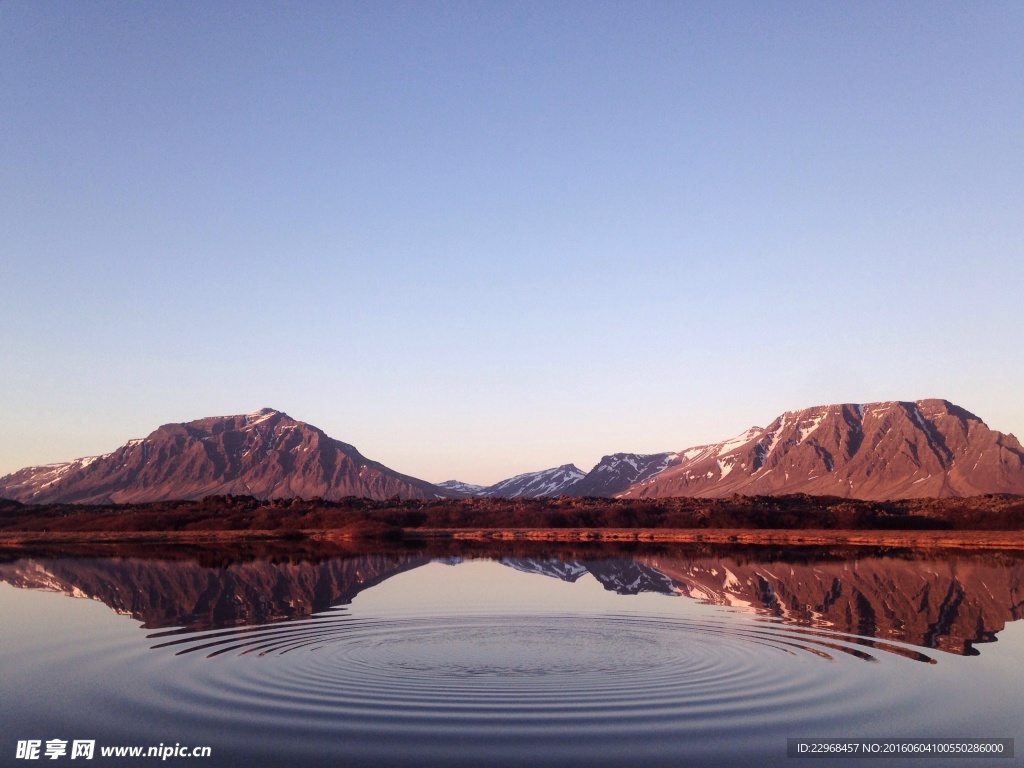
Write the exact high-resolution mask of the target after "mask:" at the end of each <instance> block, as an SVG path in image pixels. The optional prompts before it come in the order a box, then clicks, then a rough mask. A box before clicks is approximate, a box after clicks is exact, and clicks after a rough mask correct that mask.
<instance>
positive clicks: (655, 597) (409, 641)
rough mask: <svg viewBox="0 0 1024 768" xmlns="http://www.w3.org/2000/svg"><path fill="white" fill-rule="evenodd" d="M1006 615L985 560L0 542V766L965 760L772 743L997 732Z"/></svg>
mask: <svg viewBox="0 0 1024 768" xmlns="http://www.w3.org/2000/svg"><path fill="white" fill-rule="evenodd" d="M1022 613H1024V559H1021V555H1020V554H1016V555H1015V554H1013V553H997V552H989V553H976V554H968V553H963V552H960V553H953V554H950V553H941V554H937V553H934V552H933V553H921V552H911V551H868V550H856V551H855V550H842V549H833V550H824V549H791V550H782V549H778V548H775V549H765V548H753V547H745V548H740V547H732V548H729V547H710V546H703V547H695V546H689V547H687V546H682V545H680V546H661V547H648V548H645V547H643V546H639V545H633V546H630V547H628V548H619V549H616V548H614V547H610V546H606V545H602V546H594V547H587V546H586V545H582V544H580V545H576V546H572V547H570V546H559V545H527V544H518V545H513V544H509V545H508V547H506V548H503V549H494V548H486V547H482V546H473V547H468V548H459V547H457V546H456V545H454V544H449V545H445V546H444V547H435V548H433V549H429V548H428V549H416V548H410V549H393V550H387V549H379V548H378V549H376V550H374V551H365V552H351V551H346V552H338V551H334V552H330V551H301V552H299V551H294V552H293V551H288V550H277V551H273V552H259V551H255V552H253V551H244V552H242V551H231V550H202V549H191V550H188V551H185V550H173V549H168V550H164V551H162V552H160V553H159V554H155V553H153V552H150V551H127V550H118V551H107V552H104V553H103V554H96V553H95V552H93V553H88V552H82V551H79V552H75V553H68V552H56V551H40V552H35V553H32V554H31V555H25V554H11V553H7V554H6V555H5V556H4V558H3V560H2V561H0V617H2V621H0V664H2V669H3V675H2V689H0V712H2V713H3V714H2V720H0V737H2V740H0V758H2V759H0V763H2V764H4V765H7V764H30V763H29V762H28V761H22V760H18V759H17V752H18V750H19V748H20V749H22V750H23V751H24V750H25V749H27V746H26V744H27V743H28V742H31V741H37V742H39V755H40V759H42V760H46V759H47V758H46V755H45V750H46V748H47V742H48V741H51V742H52V741H54V740H61V741H66V742H67V748H66V754H63V755H58V757H57V758H56V759H57V760H58V761H63V760H70V759H71V752H72V749H73V744H74V741H76V740H79V741H83V742H94V745H95V754H94V759H93V762H92V763H90V764H97V765H107V764H109V765H132V764H139V765H143V764H152V763H153V761H154V759H156V760H158V761H159V758H152V757H150V758H136V759H133V758H130V757H109V756H107V757H105V756H103V755H101V754H100V750H101V748H103V747H107V748H110V747H119V746H143V747H145V748H148V747H150V746H154V747H156V746H159V747H160V748H161V749H164V748H168V749H178V750H179V752H181V751H182V750H183V749H184V748H192V747H197V746H198V747H209V748H210V756H209V757H206V758H203V759H196V758H186V757H170V758H169V759H168V760H167V762H168V763H179V764H180V763H186V762H187V763H196V764H199V765H210V766H221V765H223V766H236V765H237V766H279V765H280V766H287V765H342V766H347V765H352V766H376V765H380V766H385V765H386V766H435V765H436V766H442V765H443V766H463V765H465V766H470V765H472V766H520V765H522V766H549V765H550V766H554V765H558V766H576V765H580V766H629V765H645V766H682V765H708V766H729V765H751V766H773V765H777V766H782V765H789V766H792V765H794V764H795V765H804V764H805V765H808V766H819V765H830V764H834V765H843V766H855V765H869V764H870V765H873V764H876V763H877V764H879V765H885V766H897V765H914V766H923V765H930V764H933V763H938V764H940V765H948V766H957V765H974V764H977V762H978V756H977V755H975V756H973V757H970V758H941V759H939V758H937V757H936V756H934V755H933V756H932V758H931V759H921V758H919V757H906V756H904V757H893V758H888V759H881V758H877V757H874V758H863V757H858V758H854V759H852V760H850V759H839V758H828V759H822V758H814V759H810V760H799V759H795V758H791V757H788V756H787V739H789V738H797V737H799V738H809V739H823V738H841V739H850V740H865V739H925V738H948V739H1006V738H1015V737H1017V736H1019V735H1020V730H1021V723H1022V721H1024V720H1022V717H1021V712H1024V686H1022V685H1021V680H1022V674H1021V673H1022V671H1024V623H1022V622H1020V621H1018V619H1019V618H1020V617H1021V615H1022ZM19 742H20V745H19ZM175 745H177V747H175ZM56 749H57V750H59V749H60V745H59V744H58V745H57V746H56ZM1004 754H1005V752H1004ZM1020 763H1021V760H1020V758H1007V757H995V758H993V759H990V760H984V761H983V763H982V764H985V765H993V766H996V765H1019V764H1020ZM75 764H77V763H75Z"/></svg>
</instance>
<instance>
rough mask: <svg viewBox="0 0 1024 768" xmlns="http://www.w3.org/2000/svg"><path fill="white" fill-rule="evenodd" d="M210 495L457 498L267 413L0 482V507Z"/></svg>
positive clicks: (201, 423)
mask: <svg viewBox="0 0 1024 768" xmlns="http://www.w3.org/2000/svg"><path fill="white" fill-rule="evenodd" d="M210 494H238V495H249V496H255V497H256V498H258V499H270V498H294V497H301V498H313V497H317V496H319V497H321V498H324V499H340V498H343V497H345V496H363V497H367V498H373V499H386V498H390V497H391V496H395V495H397V496H400V497H402V498H417V499H431V498H436V497H450V496H454V495H456V494H453V493H451V492H450V491H447V490H445V489H443V488H438V487H437V486H435V485H432V484H430V483H427V482H425V481H423V480H417V479H416V478H413V477H409V476H407V475H402V474H399V473H397V472H395V471H394V470H391V469H388V468H387V467H385V466H384V465H383V464H379V463H377V462H375V461H370V460H369V459H367V458H365V457H364V456H363V455H362V454H360V453H359V451H357V450H356V449H355V448H353V447H352V446H351V445H348V444H346V443H343V442H341V441H339V440H335V439H334V438H331V437H328V436H327V435H326V434H325V433H324V432H323V431H322V430H319V429H317V428H316V427H314V426H311V425H309V424H306V423H304V422H301V421H296V420H295V419H293V418H291V417H290V416H288V415H287V414H285V413H282V412H281V411H276V410H274V409H272V408H263V409H261V410H259V411H254V412H253V413H249V414H243V415H239V416H214V417H210V418H206V419H199V420H198V421H191V422H188V423H182V424H165V425H164V426H162V427H160V428H159V429H157V430H156V431H155V432H153V433H152V434H150V435H149V437H146V438H144V439H141V440H130V441H128V442H127V443H125V444H124V445H122V446H121V447H120V448H118V449H117V450H115V451H113V452H111V453H107V454H104V455H102V456H92V457H89V458H84V459H76V460H75V461H70V462H67V463H64V464H49V465H46V466H41V467H26V468H25V469H22V470H19V471H18V472H14V473H13V474H10V475H7V476H6V477H3V478H0V497H4V498H8V499H15V500H17V501H21V502H31V503H35V504H47V503H60V502H77V503H84V504H88V503H108V502H114V503H126V502H136V503H139V502H147V501H164V500H167V499H199V498H202V497H203V496H208V495H210Z"/></svg>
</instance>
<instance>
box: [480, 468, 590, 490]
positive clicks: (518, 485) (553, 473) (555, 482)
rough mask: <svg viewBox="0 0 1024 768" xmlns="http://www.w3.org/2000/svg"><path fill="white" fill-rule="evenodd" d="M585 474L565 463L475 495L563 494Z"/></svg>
mask: <svg viewBox="0 0 1024 768" xmlns="http://www.w3.org/2000/svg"><path fill="white" fill-rule="evenodd" d="M584 474H585V473H584V472H583V470H581V469H580V468H579V467H577V466H576V465H574V464H563V465H562V466H560V467H552V468H551V469H542V470H540V471H539V472H524V473H523V474H521V475H516V476H515V477H510V478H508V479H507V480H502V481H501V482H498V483H495V484H494V485H489V486H487V487H486V488H484V489H483V490H482V491H480V492H479V493H476V494H474V495H476V496H497V497H500V498H503V499H511V498H515V497H517V496H561V495H562V494H564V493H570V490H569V489H571V488H572V487H573V486H574V485H575V484H576V483H577V482H579V481H580V480H582V479H583V477H584Z"/></svg>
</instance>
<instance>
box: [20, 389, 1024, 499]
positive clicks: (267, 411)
mask: <svg viewBox="0 0 1024 768" xmlns="http://www.w3.org/2000/svg"><path fill="white" fill-rule="evenodd" d="M213 494H236V495H248V496H253V497H255V498H258V499H271V498H286V499H287V498H305V499H313V498H322V499H328V500H334V499H340V498H343V497H346V496H361V497H365V498H370V499H386V498H391V497H393V496H398V497H400V498H410V499H430V498H461V497H465V496H482V497H492V498H523V497H535V498H536V497H554V496H559V495H567V496H597V497H606V498H617V497H621V498H664V497H670V496H696V497H706V498H723V497H728V496H732V495H733V494H741V495H747V496H778V495H788V494H810V495H812V496H838V497H841V498H857V499H865V500H887V499H905V498H948V497H963V496H974V495H981V494H1024V448H1022V446H1021V444H1020V443H1019V442H1018V441H1017V439H1016V438H1015V437H1014V436H1013V435H1008V434H1003V433H1000V432H997V431H995V430H993V429H990V428H989V427H988V426H987V425H986V424H985V423H984V422H983V421H982V420H981V419H979V418H978V417H977V416H975V415H974V414H972V413H970V412H968V411H966V410H964V409H963V408H960V407H959V406H956V405H953V404H952V403H950V402H948V401H946V400H918V401H915V402H905V401H887V402H879V403H868V404H866V405H864V404H849V403H847V404H837V405H823V406H816V407H813V408H807V409H803V410H799V411H787V412H786V413H784V414H782V415H781V416H779V417H778V418H776V419H774V420H773V421H772V422H771V423H770V424H769V425H768V426H767V427H751V428H750V429H748V430H747V431H745V432H743V433H742V434H740V435H737V436H736V437H734V438H731V439H729V440H724V441H722V442H719V443H714V444H708V445H700V446H695V447H692V448H687V449H685V450H682V451H677V452H665V453H656V454H636V453H614V454H609V455H607V456H604V457H603V458H602V459H601V461H600V462H598V464H597V465H596V466H595V467H594V468H593V469H591V470H590V471H589V472H583V471H582V470H580V469H579V468H578V467H576V466H575V465H573V464H563V465H561V466H559V467H553V468H551V469H546V470H541V471H538V472H527V473H523V474H520V475H516V476H515V477H511V478H508V479H506V480H502V481H500V482H498V483H495V484H493V485H490V486H479V485H473V484H469V483H463V482H459V481H457V480H449V481H445V482H444V483H440V484H437V485H434V484H431V483H428V482H426V481H423V480H418V479H416V478H414V477H410V476H408V475H402V474H400V473H398V472H395V471H394V470H391V469H389V468H388V467H385V466H383V465H382V464H379V463H378V462H374V461H370V460H368V459H366V458H365V457H364V456H362V455H361V454H360V453H359V452H358V451H357V450H356V449H355V448H354V447H353V446H351V445H348V444H346V443H343V442H341V441H339V440H335V439H333V438H331V437H328V436H327V435H326V434H325V433H324V432H323V431H321V430H319V429H317V428H316V427H313V426H311V425H309V424H306V423H304V422H300V421H296V420H295V419H292V418H291V417H289V416H288V415H287V414H284V413H282V412H280V411H276V410H274V409H271V408H264V409H261V410H259V411H254V412H252V413H249V414H243V415H239V416H223V417H211V418H206V419H199V420H197V421H193V422H188V423H181V424H166V425H164V426H162V427H160V428H159V429H157V430H156V431H154V432H153V433H152V434H150V435H149V436H148V437H146V438H144V439H141V440H130V441H129V442H128V443H126V444H125V445H123V446H121V447H120V448H118V449H117V450H116V451H113V452H111V453H109V454H105V455H103V456H94V457H88V458H83V459H76V460H75V461H71V462H65V463H61V464H51V465H46V466H38V467H26V468H25V469H22V470H19V471H18V472H15V473H13V474H10V475H7V476H6V477H3V478H0V498H7V499H13V500H16V501H21V502H27V503H34V504H54V503H69V502H70V503H112V502H114V503H140V502H151V501H163V500H168V499H199V498H202V497H204V496H207V495H213Z"/></svg>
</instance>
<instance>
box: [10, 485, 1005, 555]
mask: <svg viewBox="0 0 1024 768" xmlns="http://www.w3.org/2000/svg"><path fill="white" fill-rule="evenodd" d="M1022 531H1024V497H1021V496H1012V495H987V496H974V497H969V498H956V499H909V500H899V501H884V502H880V501H861V500H856V499H843V498H838V497H822V496H808V495H806V494H796V495H790V496H732V497H730V498H727V499H701V498H689V497H676V498H666V499H605V498H596V497H570V496H562V497H558V498H553V499H546V498H515V499H489V498H476V497H474V498H466V499H457V500H452V499H436V500H429V501H426V500H411V499H407V500H400V499H391V500H387V501H375V500H371V499H365V498H356V497H351V498H346V499H341V500H339V501H324V500H322V499H308V500H302V499H277V500H271V501H260V500H258V499H255V498H253V497H251V496H208V497H206V498H204V499H201V500H199V501H168V502H155V503H149V504H99V505H78V504H50V505H29V504H21V503H18V502H15V501H9V500H0V539H3V540H6V541H8V542H14V541H24V540H28V539H35V540H46V539H48V540H51V541H53V540H57V539H60V540H74V539H79V540H81V539H89V540H94V541H95V540H106V541H115V540H121V541H126V540H143V539H159V538H163V539H169V538H173V539H176V540H229V539H235V540H244V539H260V538H275V539H282V538H284V539H287V538H295V539H309V538H329V539H389V538H390V539H396V540H397V539H401V538H444V537H453V538H461V539H467V538H475V539H493V540H508V539H534V540H548V541H555V540H559V541H573V540H576V541H580V540H597V539H600V540H609V541H612V540H619V541H630V540H632V541H708V542H713V541H722V542H737V541H740V542H749V543H780V544H781V543H789V544H793V543H808V544H812V543H843V542H848V543H851V544H853V543H858V542H860V543H875V544H891V545H894V546H904V545H917V544H918V543H920V542H925V543H927V542H929V541H933V542H935V543H934V544H933V546H956V545H957V544H956V542H962V544H961V545H962V546H970V545H971V544H970V542H972V541H973V542H977V545H978V546H996V545H998V546H1019V545H1020V544H1019V542H1021V541H1022V539H1024V533H1020V532H1022ZM854 532H860V533H854ZM867 532H873V533H872V534H871V535H870V536H868V535H867ZM911 532H913V534H912V535H911ZM996 532H1001V533H999V534H998V535H996ZM984 542H989V543H988V544H985V543H984ZM995 542H998V544H996V543H995Z"/></svg>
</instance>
